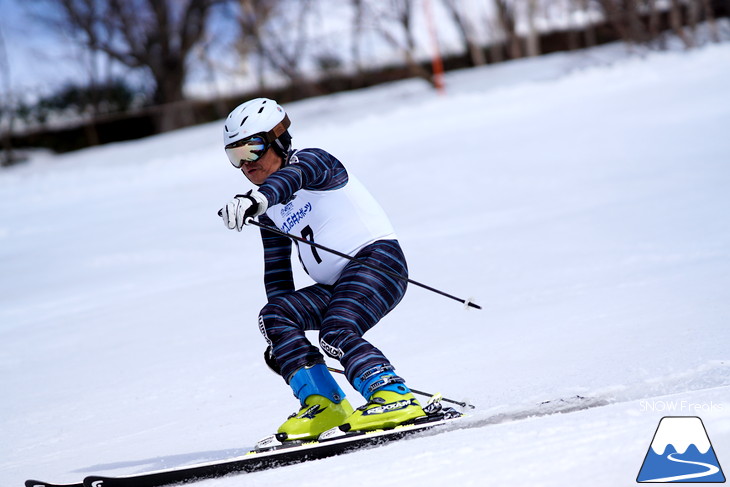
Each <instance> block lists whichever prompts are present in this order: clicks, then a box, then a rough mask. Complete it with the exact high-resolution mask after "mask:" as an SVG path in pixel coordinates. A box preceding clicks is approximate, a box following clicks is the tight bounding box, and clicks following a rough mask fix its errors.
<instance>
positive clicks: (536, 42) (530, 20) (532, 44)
mask: <svg viewBox="0 0 730 487" xmlns="http://www.w3.org/2000/svg"><path fill="white" fill-rule="evenodd" d="M537 6H538V0H527V12H526V15H527V26H528V29H527V55H528V56H529V57H533V56H539V55H540V33H539V32H538V31H537V26H536V25H535V17H536V16H537V13H538V10H537Z"/></svg>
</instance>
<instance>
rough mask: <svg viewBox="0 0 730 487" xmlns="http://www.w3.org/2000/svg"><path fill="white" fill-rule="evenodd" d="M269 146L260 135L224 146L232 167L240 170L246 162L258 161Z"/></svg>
mask: <svg viewBox="0 0 730 487" xmlns="http://www.w3.org/2000/svg"><path fill="white" fill-rule="evenodd" d="M270 145H271V144H270V143H269V142H267V141H266V139H265V138H264V136H263V135H262V134H257V135H252V136H251V137H248V138H245V139H243V140H239V141H238V142H234V143H232V144H229V145H227V146H226V155H227V156H228V160H229V161H231V164H233V167H235V168H238V169H240V168H241V166H243V165H244V164H245V163H247V162H254V161H258V160H259V158H261V156H262V155H263V154H264V152H266V150H267V149H268V148H269V146H270Z"/></svg>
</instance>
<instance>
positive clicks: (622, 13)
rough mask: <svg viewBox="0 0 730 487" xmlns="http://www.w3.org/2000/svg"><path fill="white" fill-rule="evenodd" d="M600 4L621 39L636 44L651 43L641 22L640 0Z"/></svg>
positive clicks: (607, 0) (608, 1)
mask: <svg viewBox="0 0 730 487" xmlns="http://www.w3.org/2000/svg"><path fill="white" fill-rule="evenodd" d="M598 3H599V4H600V5H601V8H602V9H603V12H604V14H605V16H606V19H607V20H608V22H609V23H610V24H611V26H613V28H614V29H615V30H616V33H617V34H618V36H619V37H620V38H621V39H623V40H624V41H627V42H635V43H643V42H647V41H649V35H648V32H647V29H646V27H645V26H644V24H643V22H642V21H641V5H640V3H641V2H640V1H639V0H598Z"/></svg>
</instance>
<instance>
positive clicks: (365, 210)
mask: <svg viewBox="0 0 730 487" xmlns="http://www.w3.org/2000/svg"><path fill="white" fill-rule="evenodd" d="M289 126H290V121H289V117H288V116H287V114H286V112H285V111H284V109H283V108H282V107H281V106H279V105H278V104H277V103H276V102H275V101H274V100H270V99H266V98H256V99H254V100H250V101H248V102H245V103H243V104H241V105H239V106H238V107H236V108H235V109H234V110H233V111H232V112H231V113H230V115H228V118H227V119H226V122H225V127H224V136H223V137H224V144H225V150H226V154H227V155H228V159H229V160H230V161H231V164H233V166H234V167H235V168H237V169H240V170H241V171H242V172H243V174H244V175H245V176H246V177H247V178H248V179H249V181H251V182H252V183H253V184H254V185H256V186H257V187H258V189H253V190H250V191H249V192H247V193H246V194H239V195H236V196H235V197H234V198H233V200H231V201H230V202H229V203H228V204H227V205H226V206H225V207H224V208H223V209H222V211H221V217H222V218H223V222H224V224H225V225H226V227H227V228H229V229H231V230H232V229H236V230H238V231H239V232H240V231H241V229H242V228H243V226H244V225H246V223H247V222H248V220H249V219H251V218H255V217H258V218H259V222H260V223H262V224H265V225H267V226H272V227H275V228H278V229H279V230H281V231H284V232H286V233H290V234H293V235H297V236H301V237H303V238H305V239H307V240H310V241H314V242H317V243H319V244H322V245H326V246H328V247H330V248H333V249H335V250H339V251H340V252H343V253H346V254H348V255H350V256H352V257H354V258H356V259H357V260H358V261H361V262H362V261H366V262H369V263H371V264H374V265H375V266H378V267H381V268H385V269H388V270H390V271H391V272H396V273H398V274H400V275H402V276H404V277H407V274H408V269H407V266H406V260H405V256H404V255H403V252H402V250H401V247H400V245H399V244H398V240H396V235H395V233H394V231H393V228H392V226H391V223H390V221H389V220H388V218H387V216H386V215H385V212H384V211H383V209H382V208H381V207H380V205H379V204H378V203H377V202H376V201H375V199H374V198H373V197H372V196H371V195H370V193H369V192H368V191H367V190H366V189H365V187H364V186H363V185H362V184H361V183H360V182H359V181H358V180H357V179H356V178H355V177H353V175H352V174H350V173H349V172H348V170H347V169H346V168H345V167H344V166H343V165H342V163H341V162H340V161H339V160H337V159H336V158H335V157H334V156H332V155H331V154H329V153H328V152H325V151H324V150H322V149H301V150H293V149H292V148H291V140H292V138H291V135H290V133H289V131H288V128H289ZM261 239H262V241H263V247H264V285H265V288H266V295H267V299H268V302H267V304H266V305H265V306H264V307H263V309H262V310H261V312H260V314H259V329H260V331H261V333H262V334H263V335H264V338H265V339H266V341H267V343H268V347H267V348H266V351H265V352H264V357H265V360H266V363H267V364H268V365H269V367H271V368H272V370H274V371H275V372H277V373H279V374H280V375H281V376H282V377H283V378H284V380H285V381H286V382H287V384H288V385H289V386H291V388H292V390H293V392H294V396H295V397H296V398H298V399H299V402H300V406H301V408H300V410H299V412H298V413H295V414H292V415H291V416H290V417H289V419H287V420H286V421H285V422H284V423H283V424H282V425H281V426H280V427H279V429H278V433H283V435H279V436H280V437H283V438H286V440H303V439H315V438H317V437H318V436H319V435H320V433H322V432H324V431H326V430H328V429H330V428H333V427H336V426H342V427H343V429H344V430H348V429H349V430H353V431H368V430H373V429H379V428H383V427H392V426H395V425H398V424H401V423H404V422H407V421H409V420H413V419H415V418H418V417H421V416H425V413H424V411H423V409H422V408H421V406H420V404H419V403H418V401H417V400H416V398H415V397H414V396H413V394H412V393H411V391H410V389H409V388H408V387H407V386H406V385H405V383H404V380H403V379H402V378H401V377H399V376H398V375H396V373H395V370H394V368H393V366H392V365H391V363H390V361H388V359H387V358H386V357H385V356H384V355H383V353H382V352H381V351H380V350H378V349H377V348H375V347H374V346H373V345H371V344H370V343H369V342H368V341H367V340H365V339H364V338H363V335H364V334H365V332H366V331H368V330H369V329H370V328H372V327H373V326H374V325H375V324H376V323H378V321H380V319H381V318H382V317H383V316H385V315H386V314H387V313H388V312H390V311H391V310H392V309H393V308H394V307H395V306H396V305H397V304H398V303H399V302H400V300H401V299H402V298H403V295H404V294H405V291H406V286H407V283H406V281H405V280H402V279H400V280H399V279H394V278H392V277H389V276H387V275H385V274H383V273H380V272H378V271H376V270H373V269H372V268H370V267H367V266H364V265H362V264H359V263H358V262H356V261H349V260H346V259H344V258H342V257H338V256H336V255H334V254H330V253H328V252H324V251H320V250H317V249H316V248H315V247H312V246H309V245H304V244H301V245H300V244H297V250H298V253H299V260H300V262H301V264H302V266H303V268H304V270H305V271H306V272H307V274H309V276H310V277H311V278H312V279H313V280H314V281H315V282H316V284H314V285H312V286H309V287H305V288H302V289H298V290H295V289H294V282H293V279H292V268H291V240H290V239H288V238H286V237H283V236H280V235H277V234H275V233H273V232H270V231H267V230H265V229H262V230H261ZM307 330H319V346H320V348H321V349H322V350H323V351H324V352H325V353H326V354H327V355H328V356H330V357H332V358H334V359H337V360H339V361H340V363H341V364H342V366H343V368H344V369H345V375H346V377H347V379H348V381H349V382H350V383H351V384H352V386H353V387H354V388H355V390H356V391H358V392H359V393H360V394H362V396H363V397H364V398H365V399H366V404H365V405H364V406H362V407H360V408H358V409H357V410H353V408H352V406H351V405H350V403H349V402H348V400H347V399H346V398H345V394H344V392H343V391H342V389H341V388H340V387H339V386H338V384H337V382H335V380H334V378H333V377H332V375H331V374H330V372H329V370H328V368H327V366H326V365H325V361H324V357H323V355H322V354H321V353H320V351H319V349H318V348H317V347H315V346H314V345H312V343H310V342H309V340H308V339H307V338H306V336H305V333H304V332H305V331H307Z"/></svg>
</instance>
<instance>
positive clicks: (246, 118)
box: [239, 115, 248, 127]
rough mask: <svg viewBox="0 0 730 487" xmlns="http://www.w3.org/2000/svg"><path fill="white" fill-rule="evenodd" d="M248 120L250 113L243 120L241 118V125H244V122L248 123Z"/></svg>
mask: <svg viewBox="0 0 730 487" xmlns="http://www.w3.org/2000/svg"><path fill="white" fill-rule="evenodd" d="M246 120H248V115H246V116H245V117H243V120H241V125H239V127H243V124H244V123H246Z"/></svg>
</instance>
